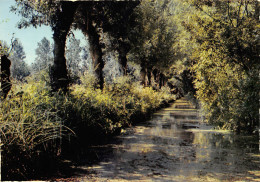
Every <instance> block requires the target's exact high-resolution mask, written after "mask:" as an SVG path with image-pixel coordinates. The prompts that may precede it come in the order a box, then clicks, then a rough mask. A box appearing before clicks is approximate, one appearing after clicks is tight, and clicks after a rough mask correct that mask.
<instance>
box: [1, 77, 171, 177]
mask: <svg viewBox="0 0 260 182" xmlns="http://www.w3.org/2000/svg"><path fill="white" fill-rule="evenodd" d="M43 77H44V75H42V76H41V78H35V77H31V78H29V79H28V81H27V83H19V84H16V85H14V86H13V90H12V92H11V93H10V95H9V97H8V99H6V100H5V101H4V102H1V114H0V117H1V121H2V123H1V125H2V128H3V135H2V136H4V137H2V142H3V146H2V150H3V152H2V164H3V165H2V179H3V180H28V179H43V178H45V177H46V176H48V175H52V174H53V172H54V173H56V172H55V171H63V170H64V168H66V162H65V163H64V159H65V158H66V157H67V156H74V154H75V153H80V150H84V149H82V148H85V147H88V146H90V145H93V144H97V143H102V142H106V141H107V140H109V139H110V138H111V137H113V136H115V135H119V134H120V133H122V132H124V131H125V128H126V127H128V126H131V125H132V124H133V123H138V122H140V121H143V120H145V119H147V118H149V117H150V116H151V114H152V113H153V112H155V111H156V110H157V109H159V108H161V107H163V106H166V105H167V104H168V103H169V102H171V101H172V100H174V99H175V96H173V95H171V94H170V92H169V90H168V89H167V88H162V89H161V90H158V91H155V90H153V89H152V88H150V87H145V88H143V87H142V86H140V84H139V83H133V82H132V81H131V80H130V78H121V79H118V80H117V82H115V83H113V84H112V85H107V86H106V87H105V88H104V90H103V91H101V90H99V89H94V83H91V82H89V81H88V80H91V79H89V78H82V80H81V84H80V85H79V84H74V85H72V86H71V87H70V93H69V94H67V95H63V94H61V93H56V94H53V93H51V91H50V87H49V85H48V82H46V81H45V80H46V79H45V78H44V79H42V78H43ZM60 166H63V167H62V169H60Z"/></svg>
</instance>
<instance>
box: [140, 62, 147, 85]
mask: <svg viewBox="0 0 260 182" xmlns="http://www.w3.org/2000/svg"><path fill="white" fill-rule="evenodd" d="M146 74H147V72H146V68H145V67H144V64H141V71H140V77H141V85H143V86H144V87H145V86H146Z"/></svg>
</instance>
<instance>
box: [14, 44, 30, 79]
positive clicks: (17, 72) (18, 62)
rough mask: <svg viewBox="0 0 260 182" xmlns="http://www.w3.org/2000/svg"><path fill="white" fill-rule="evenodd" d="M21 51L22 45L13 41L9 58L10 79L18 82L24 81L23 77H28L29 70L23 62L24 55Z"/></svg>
mask: <svg viewBox="0 0 260 182" xmlns="http://www.w3.org/2000/svg"><path fill="white" fill-rule="evenodd" d="M23 49H24V48H23V45H22V43H21V42H20V41H19V40H18V39H15V40H14V43H13V49H12V52H11V56H10V60H11V77H12V78H14V79H16V80H19V81H22V80H24V78H25V77H27V76H29V75H30V69H29V66H28V65H27V63H26V62H25V58H26V55H25V52H24V50H23Z"/></svg>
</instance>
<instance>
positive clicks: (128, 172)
mask: <svg viewBox="0 0 260 182" xmlns="http://www.w3.org/2000/svg"><path fill="white" fill-rule="evenodd" d="M200 118H201V117H200V115H199V113H198V112H197V110H196V109H195V107H194V106H193V105H192V104H191V103H190V102H188V101H187V100H186V99H181V100H178V101H176V102H175V103H174V104H173V105H172V106H171V107H169V108H166V109H163V110H161V111H159V112H157V113H155V114H154V115H153V118H152V119H151V120H150V121H148V122H145V123H141V124H138V125H137V126H134V127H133V128H130V129H128V130H127V131H126V132H125V133H124V135H122V136H119V137H118V140H119V142H118V143H116V144H111V145H110V148H112V150H108V149H106V151H110V153H109V154H111V155H108V154H106V153H105V154H104V153H102V152H101V153H100V154H97V155H100V156H102V155H103V156H107V157H104V159H102V160H101V161H100V162H99V163H97V164H93V166H92V167H88V171H90V173H91V174H92V175H90V177H87V180H88V181H194V182H195V181H196V182H197V181H259V178H260V165H259V164H260V163H259V161H260V155H259V151H258V140H257V138H254V137H251V136H239V135H234V134H232V132H231V131H224V130H214V129H213V127H212V126H210V125H208V124H206V123H203V122H202V121H201V119H200ZM104 151H105V150H104ZM83 168H84V166H83Z"/></svg>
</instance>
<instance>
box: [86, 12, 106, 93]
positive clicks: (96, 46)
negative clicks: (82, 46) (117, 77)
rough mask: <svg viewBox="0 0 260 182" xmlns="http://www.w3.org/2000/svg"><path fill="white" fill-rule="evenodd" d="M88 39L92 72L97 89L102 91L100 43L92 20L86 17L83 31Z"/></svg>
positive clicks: (102, 66)
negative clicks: (96, 82)
mask: <svg viewBox="0 0 260 182" xmlns="http://www.w3.org/2000/svg"><path fill="white" fill-rule="evenodd" d="M85 31H86V33H87V36H88V39H89V51H90V55H91V57H92V61H93V65H94V71H95V74H96V77H97V79H98V87H99V88H100V89H101V90H103V88H104V76H103V68H104V62H103V59H102V46H101V43H100V40H99V38H100V36H99V34H98V31H97V29H96V27H94V25H93V22H92V19H91V17H90V16H88V20H87V27H86V29H85Z"/></svg>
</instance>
